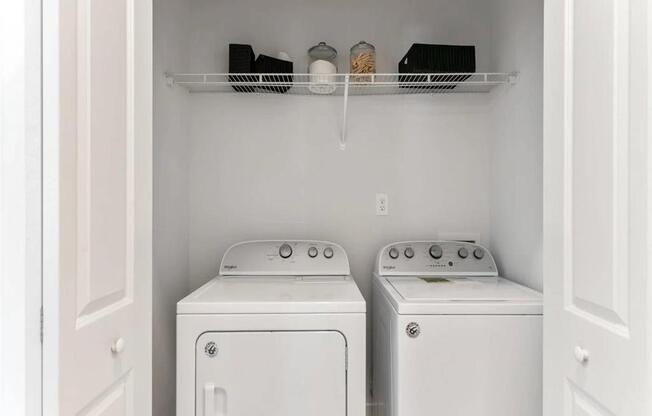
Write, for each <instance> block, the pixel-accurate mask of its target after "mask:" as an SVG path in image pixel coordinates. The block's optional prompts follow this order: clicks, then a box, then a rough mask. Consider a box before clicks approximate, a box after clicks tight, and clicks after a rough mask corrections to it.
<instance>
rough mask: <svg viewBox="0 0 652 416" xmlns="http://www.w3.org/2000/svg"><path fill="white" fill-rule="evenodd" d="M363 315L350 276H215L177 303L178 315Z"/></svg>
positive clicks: (356, 289) (356, 290) (357, 294)
mask: <svg viewBox="0 0 652 416" xmlns="http://www.w3.org/2000/svg"><path fill="white" fill-rule="evenodd" d="M364 312H365V301H364V298H363V297H362V295H361V294H360V290H358V287H357V286H356V284H355V282H354V281H353V278H352V277H351V276H237V277H225V276H218V277H216V278H214V279H213V280H211V281H210V282H208V283H206V284H205V285H204V286H202V287H200V288H199V289H197V290H196V291H194V292H193V293H191V294H190V295H188V296H187V297H185V298H184V299H182V300H180V301H179V302H178V303H177V313H178V314H239V313H364Z"/></svg>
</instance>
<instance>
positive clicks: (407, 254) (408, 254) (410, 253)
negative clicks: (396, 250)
mask: <svg viewBox="0 0 652 416" xmlns="http://www.w3.org/2000/svg"><path fill="white" fill-rule="evenodd" d="M403 254H405V257H407V258H408V259H411V258H412V257H414V249H412V247H408V248H406V249H405V251H404V252H403Z"/></svg>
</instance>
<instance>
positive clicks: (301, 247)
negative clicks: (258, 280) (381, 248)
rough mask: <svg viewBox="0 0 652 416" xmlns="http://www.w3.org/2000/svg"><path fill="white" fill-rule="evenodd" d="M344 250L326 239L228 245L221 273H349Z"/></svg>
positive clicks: (248, 274) (301, 274)
mask: <svg viewBox="0 0 652 416" xmlns="http://www.w3.org/2000/svg"><path fill="white" fill-rule="evenodd" d="M349 274H351V271H350V268H349V259H348V257H347V255H346V252H345V251H344V249H343V248H342V247H341V246H340V245H338V244H335V243H331V242H329V241H313V240H268V241H245V242H242V243H238V244H235V245H233V246H231V247H230V248H229V249H228V250H226V253H224V257H222V263H221V264H220V276H243V275H246V276H279V275H283V276H348V275H349Z"/></svg>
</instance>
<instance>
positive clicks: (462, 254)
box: [457, 247, 469, 259]
mask: <svg viewBox="0 0 652 416" xmlns="http://www.w3.org/2000/svg"><path fill="white" fill-rule="evenodd" d="M457 255H458V256H460V257H461V258H463V259H465V258H467V257H469V250H467V249H466V247H462V248H461V249H459V250H457Z"/></svg>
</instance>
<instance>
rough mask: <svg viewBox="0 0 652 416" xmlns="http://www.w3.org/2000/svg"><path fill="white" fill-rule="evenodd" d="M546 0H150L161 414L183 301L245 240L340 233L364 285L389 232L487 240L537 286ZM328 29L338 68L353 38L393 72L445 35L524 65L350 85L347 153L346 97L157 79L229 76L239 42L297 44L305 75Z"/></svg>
mask: <svg viewBox="0 0 652 416" xmlns="http://www.w3.org/2000/svg"><path fill="white" fill-rule="evenodd" d="M185 1H187V0H185ZM541 1H542V0H492V1H484V0H455V1H453V0H435V1H433V0H411V1H409V2H396V1H392V0H356V1H353V2H351V1H345V0H332V1H328V2H305V1H302V0H279V1H275V2H274V3H273V5H269V4H268V2H261V1H260V0H240V1H237V2H227V1H218V0H192V1H188V3H187V6H188V7H184V6H183V4H184V3H183V2H184V0H158V1H157V2H156V3H155V17H156V19H155V35H156V36H155V54H156V56H155V65H156V70H155V71H156V72H155V153H154V154H155V169H156V171H155V178H156V179H155V209H154V212H155V223H154V227H155V231H154V232H155V236H154V240H155V252H154V256H155V267H154V270H155V275H154V290H155V293H154V303H155V311H154V316H155V322H154V339H155V343H154V345H155V347H154V348H155V351H154V354H155V355H154V368H155V370H154V395H155V397H154V409H155V412H158V413H155V414H157V415H159V414H160V415H166V414H172V413H171V412H173V406H171V403H172V401H173V400H174V390H173V385H174V378H173V377H174V368H173V365H172V363H174V357H173V353H174V350H173V348H174V341H173V339H174V302H176V301H177V300H178V299H179V298H181V297H182V296H183V295H185V294H186V293H187V292H188V291H190V290H192V289H194V288H196V287H198V286H200V285H201V284H203V283H204V282H206V281H207V280H209V279H210V278H212V277H213V276H214V275H215V274H216V273H217V270H218V264H219V259H220V258H221V256H222V254H223V253H224V250H225V249H226V248H227V247H228V246H229V245H230V244H232V243H235V242H237V241H241V240H247V239H258V238H315V239H326V240H333V241H336V242H338V243H341V244H342V245H343V246H344V247H345V249H346V250H347V252H348V254H349V258H350V260H351V265H352V270H353V273H354V275H355V277H356V280H357V282H358V284H359V285H360V287H361V290H362V292H363V294H364V295H365V296H366V297H367V298H369V295H370V293H369V289H370V277H371V272H372V267H373V259H374V257H375V254H376V251H377V250H378V249H379V248H380V247H381V246H383V245H384V244H386V243H388V242H391V241H394V240H403V239H420V238H424V239H428V238H436V237H442V238H454V237H456V236H457V237H463V238H477V239H479V240H480V241H481V242H483V243H486V244H488V245H489V248H490V249H491V250H492V251H494V252H495V253H496V255H497V258H498V261H499V264H500V266H501V268H502V271H503V272H505V274H506V275H507V276H508V277H511V278H513V279H515V280H518V281H521V282H524V283H526V284H528V285H529V286H532V287H535V288H540V287H541V286H542V282H541V267H540V251H541V247H540V243H541V241H540V239H541V156H542V154H541V88H542V87H541V50H542V44H541V42H542V37H541V23H542V22H541V20H542V6H541V4H540V3H541ZM298 17H299V18H298ZM322 40H324V41H327V42H328V43H330V44H332V45H333V46H335V47H336V48H337V49H338V51H339V66H340V70H341V71H344V70H346V69H347V68H348V55H349V52H348V49H349V48H350V46H352V45H353V44H354V43H356V42H358V41H359V40H366V41H368V42H370V43H373V44H374V45H375V46H376V48H377V52H378V71H379V72H395V71H396V64H397V61H398V60H399V59H400V58H401V57H402V56H403V54H404V52H405V51H407V49H408V48H409V46H410V44H411V43H413V42H440V43H457V44H475V45H476V47H477V51H476V54H477V62H478V65H477V68H478V71H512V70H514V69H518V70H521V71H522V77H521V80H520V81H519V84H518V85H517V86H516V87H513V88H510V89H498V90H497V91H495V92H494V93H492V94H488V95H454V96H453V95H451V96H436V97H428V96H420V97H380V98H379V97H374V98H369V97H353V98H351V101H350V109H349V116H350V120H349V134H348V141H349V143H348V146H347V149H346V150H345V151H340V150H339V148H338V137H339V136H338V135H339V132H340V122H341V110H342V107H341V98H337V97H329V98H325V97H299V96H247V95H237V94H193V95H190V94H187V93H186V92H185V91H184V90H183V89H181V88H179V87H175V88H171V89H169V88H167V87H165V86H163V84H162V78H161V73H162V72H163V71H165V70H170V71H178V72H226V70H227V65H228V61H227V58H228V56H227V54H228V44H229V43H251V44H253V45H254V49H255V51H256V53H257V54H259V53H266V54H270V55H275V54H276V53H277V52H278V51H281V50H282V51H286V52H288V53H289V54H290V55H291V56H292V57H293V59H294V61H295V72H304V71H305V66H306V63H307V49H308V47H310V46H311V45H313V44H315V43H317V42H319V41H322ZM377 192H384V193H387V194H388V195H389V210H390V215H389V216H387V217H378V216H376V215H375V207H374V204H375V193H377ZM157 340H159V341H158V342H157Z"/></svg>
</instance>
